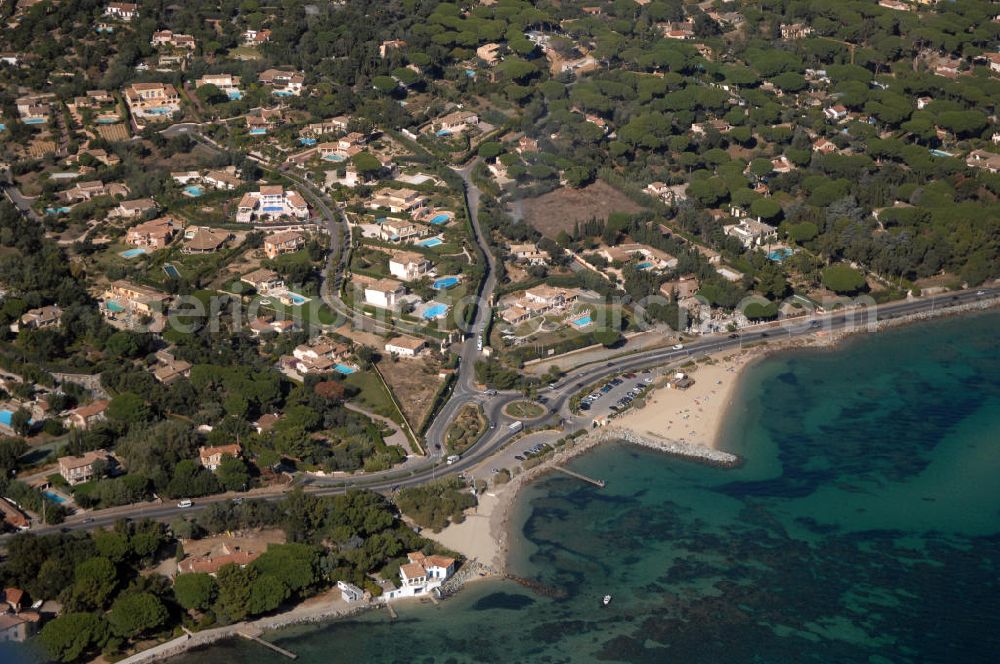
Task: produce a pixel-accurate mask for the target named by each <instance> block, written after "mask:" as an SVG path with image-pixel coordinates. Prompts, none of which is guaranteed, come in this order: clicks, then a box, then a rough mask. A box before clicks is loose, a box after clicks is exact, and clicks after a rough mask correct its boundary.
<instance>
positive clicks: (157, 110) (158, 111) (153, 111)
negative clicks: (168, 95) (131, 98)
mask: <svg viewBox="0 0 1000 664" xmlns="http://www.w3.org/2000/svg"><path fill="white" fill-rule="evenodd" d="M174 110H175V109H174V108H172V107H170V106H154V107H153V108H147V109H146V110H144V111H143V112H142V114H143V115H170V114H171V113H173V112H174Z"/></svg>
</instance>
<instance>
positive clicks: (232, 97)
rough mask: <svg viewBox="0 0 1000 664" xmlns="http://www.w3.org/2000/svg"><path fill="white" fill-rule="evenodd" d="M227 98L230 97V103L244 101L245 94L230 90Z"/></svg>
mask: <svg viewBox="0 0 1000 664" xmlns="http://www.w3.org/2000/svg"><path fill="white" fill-rule="evenodd" d="M226 96H227V97H229V101H239V100H240V99H243V93H242V92H240V91H239V90H230V91H229V92H227V93H226Z"/></svg>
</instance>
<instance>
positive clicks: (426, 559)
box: [382, 551, 455, 602]
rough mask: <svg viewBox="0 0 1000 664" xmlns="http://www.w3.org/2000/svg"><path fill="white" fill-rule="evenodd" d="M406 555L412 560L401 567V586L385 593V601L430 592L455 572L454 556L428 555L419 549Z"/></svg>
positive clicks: (383, 597)
mask: <svg viewBox="0 0 1000 664" xmlns="http://www.w3.org/2000/svg"><path fill="white" fill-rule="evenodd" d="M406 555H407V558H409V560H410V562H408V563H406V564H405V565H401V566H400V568H399V581H400V584H399V587H398V588H395V589H394V590H389V591H387V592H385V593H383V594H382V600H383V601H386V602H389V601H392V600H397V599H403V598H404V597H420V596H423V595H427V594H430V593H431V592H433V591H434V590H436V589H438V588H440V587H441V585H442V584H443V583H444V582H445V581H447V580H448V579H449V578H450V577H451V575H452V574H454V573H455V559H454V558H449V557H447V556H428V555H425V554H423V553H421V552H419V551H416V552H413V553H408V554H406Z"/></svg>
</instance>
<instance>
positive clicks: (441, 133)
mask: <svg viewBox="0 0 1000 664" xmlns="http://www.w3.org/2000/svg"><path fill="white" fill-rule="evenodd" d="M436 133H437V135H438V136H440V137H441V138H444V137H445V136H451V132H450V131H448V130H447V129H439V130H438V131H437V132H436Z"/></svg>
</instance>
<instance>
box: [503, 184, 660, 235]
mask: <svg viewBox="0 0 1000 664" xmlns="http://www.w3.org/2000/svg"><path fill="white" fill-rule="evenodd" d="M642 209H643V208H642V207H641V206H640V205H638V204H637V203H634V202H633V201H632V200H631V199H630V198H628V197H627V196H626V195H625V194H623V193H621V192H620V191H618V190H617V189H615V188H614V187H612V186H611V185H609V184H607V183H606V182H602V181H600V180H598V181H596V182H594V183H593V184H590V185H587V186H586V187H584V188H583V189H570V188H569V187H561V188H559V189H556V190H555V191H550V192H549V193H547V194H543V195H541V196H538V197H537V198H526V199H524V201H522V210H523V212H524V219H525V221H527V222H528V223H529V224H531V225H532V226H534V227H535V228H537V229H538V231H539V232H540V233H542V235H545V236H546V237H550V238H555V237H556V236H557V235H559V232H560V231H566V232H570V231H572V230H573V226H574V224H576V222H578V221H579V222H583V221H587V220H589V219H592V218H597V219H607V218H608V215H610V214H611V213H612V212H627V213H629V214H634V213H636V212H640V211H642Z"/></svg>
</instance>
